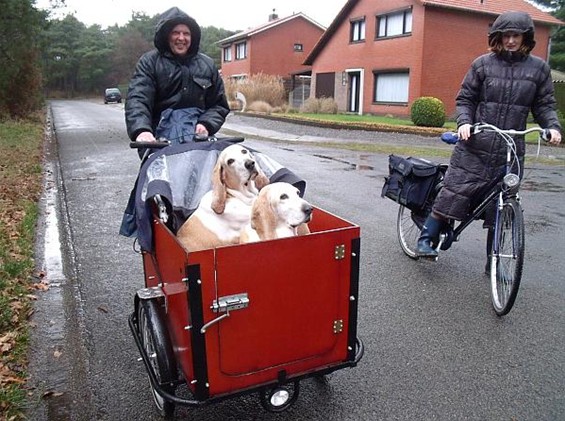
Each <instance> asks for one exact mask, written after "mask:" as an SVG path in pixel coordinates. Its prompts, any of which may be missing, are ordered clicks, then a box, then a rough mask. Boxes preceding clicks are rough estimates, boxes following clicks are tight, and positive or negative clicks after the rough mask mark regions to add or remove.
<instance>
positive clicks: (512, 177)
mask: <svg viewBox="0 0 565 421" xmlns="http://www.w3.org/2000/svg"><path fill="white" fill-rule="evenodd" d="M503 182H504V185H505V186H506V187H509V188H512V187H516V186H517V185H518V184H520V177H518V176H517V175H516V174H506V175H505V176H504V179H503Z"/></svg>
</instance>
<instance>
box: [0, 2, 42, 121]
mask: <svg viewBox="0 0 565 421" xmlns="http://www.w3.org/2000/svg"><path fill="white" fill-rule="evenodd" d="M34 3H35V1H34V0H0V10H2V13H1V14H0V69H2V70H1V71H0V119H3V118H7V117H9V118H20V117H25V116H27V115H29V113H30V112H33V111H34V110H36V109H38V108H39V107H40V106H41V103H42V97H41V65H40V53H39V52H40V46H39V45H38V40H39V39H40V33H41V31H42V29H43V26H44V25H45V23H46V15H45V14H44V13H42V12H40V11H38V10H37V9H35V7H34Z"/></svg>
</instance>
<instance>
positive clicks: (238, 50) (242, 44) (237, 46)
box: [235, 41, 247, 60]
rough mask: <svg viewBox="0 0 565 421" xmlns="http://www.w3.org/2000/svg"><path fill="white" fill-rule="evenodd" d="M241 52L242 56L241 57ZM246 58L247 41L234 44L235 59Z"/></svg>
mask: <svg viewBox="0 0 565 421" xmlns="http://www.w3.org/2000/svg"><path fill="white" fill-rule="evenodd" d="M241 50H243V55H241V53H242V51H241ZM246 58H247V41H242V42H238V43H237V44H235V59H236V60H245V59H246Z"/></svg>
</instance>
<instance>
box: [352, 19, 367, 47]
mask: <svg viewBox="0 0 565 421" xmlns="http://www.w3.org/2000/svg"><path fill="white" fill-rule="evenodd" d="M364 40H365V18H361V19H357V20H354V21H351V34H350V41H351V42H361V41H364Z"/></svg>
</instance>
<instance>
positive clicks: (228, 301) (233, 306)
mask: <svg viewBox="0 0 565 421" xmlns="http://www.w3.org/2000/svg"><path fill="white" fill-rule="evenodd" d="M248 306H249V297H248V295H247V293H246V292H244V293H241V294H235V295H226V296H225V297H220V298H218V299H217V300H214V301H212V305H211V306H210V308H211V309H212V311H213V312H214V313H225V314H222V315H221V316H219V317H216V318H215V319H212V320H210V321H209V322H208V323H206V324H205V325H204V326H202V328H201V329H200V333H206V330H207V329H208V328H209V327H210V326H212V325H213V324H216V323H218V322H219V321H220V320H223V319H225V318H226V317H229V316H230V311H232V310H241V309H242V308H247V307H248Z"/></svg>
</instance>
